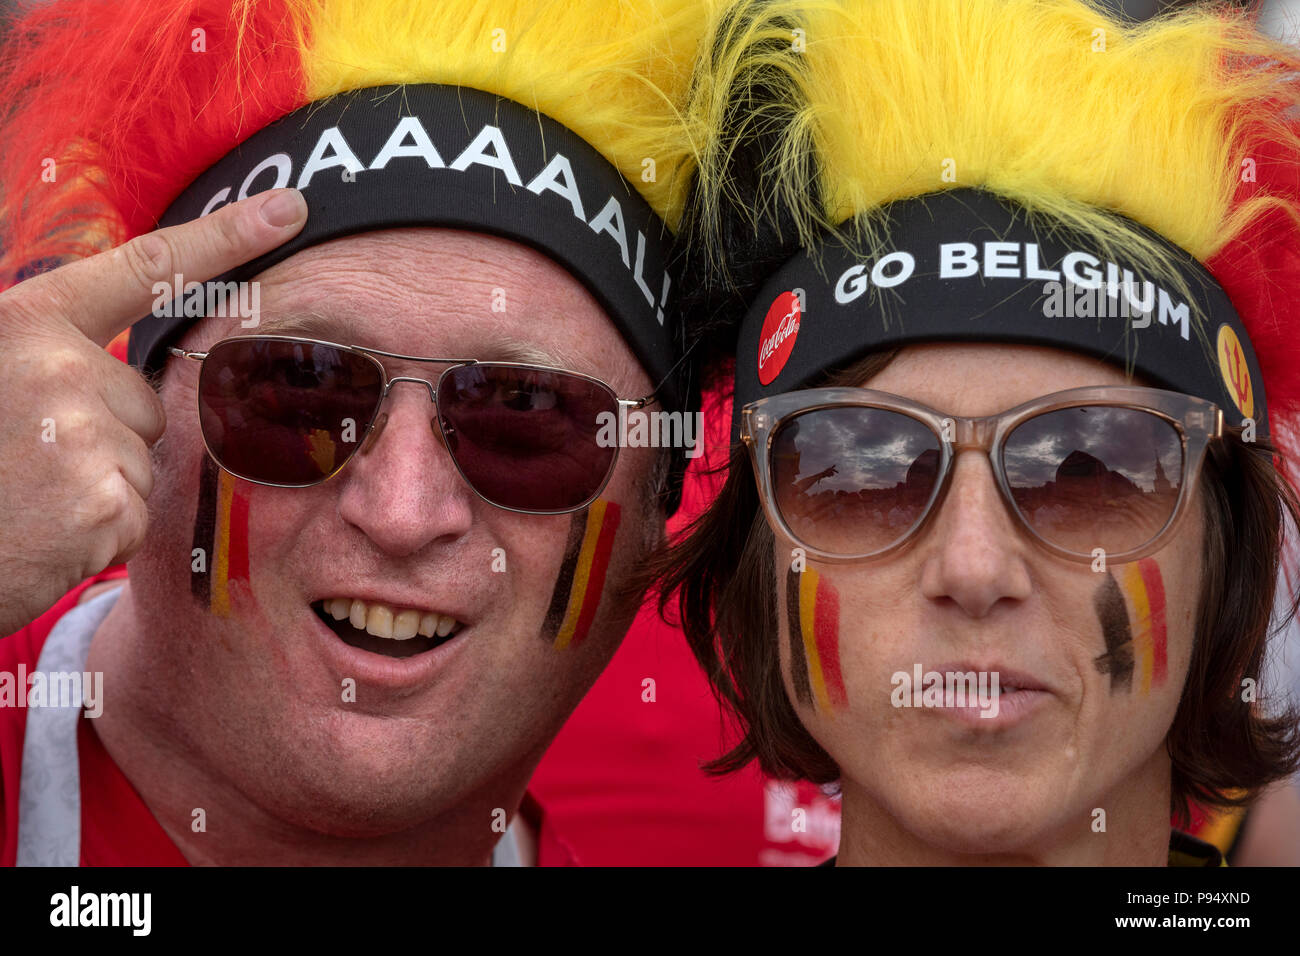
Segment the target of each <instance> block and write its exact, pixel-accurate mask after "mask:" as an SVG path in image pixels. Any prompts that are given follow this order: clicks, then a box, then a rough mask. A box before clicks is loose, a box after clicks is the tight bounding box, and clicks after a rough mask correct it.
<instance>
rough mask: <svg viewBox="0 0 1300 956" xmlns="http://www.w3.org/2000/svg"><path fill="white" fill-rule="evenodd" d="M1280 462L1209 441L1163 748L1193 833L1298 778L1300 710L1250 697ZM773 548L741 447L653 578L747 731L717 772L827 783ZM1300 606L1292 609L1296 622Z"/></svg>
mask: <svg viewBox="0 0 1300 956" xmlns="http://www.w3.org/2000/svg"><path fill="white" fill-rule="evenodd" d="M897 354H898V353H897V351H894V352H884V353H879V354H875V355H871V356H868V357H867V358H865V359H863V360H862V361H860V362H858V363H857V364H855V365H854V366H853V367H852V368H850V369H848V370H844V371H841V372H840V373H839V374H834V375H829V376H828V377H827V380H826V381H825V382H823V383H821V384H825V385H857V384H860V383H862V382H864V381H867V380H869V379H870V378H871V377H873V376H874V375H876V374H878V373H879V372H880V371H881V370H883V369H884V367H885V366H886V365H888V364H889V362H891V361H892V360H893V358H894V357H895V356H896V355H897ZM1273 456H1274V449H1273V448H1272V447H1271V446H1269V445H1268V444H1267V443H1265V442H1258V443H1247V442H1244V441H1242V439H1241V430H1240V429H1227V430H1225V436H1224V438H1223V439H1221V440H1219V441H1213V442H1211V444H1210V449H1209V451H1208V453H1207V455H1206V460H1205V464H1204V465H1203V471H1202V475H1201V483H1200V493H1201V498H1202V501H1203V503H1204V514H1205V536H1204V551H1203V575H1202V586H1201V594H1200V598H1199V602H1198V610H1197V627H1196V632H1195V644H1194V647H1193V650H1192V659H1191V662H1190V665H1189V669H1188V673H1187V682H1186V685H1185V686H1184V688H1183V693H1182V699H1181V701H1180V702H1179V706H1178V712H1177V714H1176V715H1175V717H1174V722H1173V725H1172V726H1171V727H1170V729H1169V733H1168V735H1167V738H1166V746H1167V748H1168V751H1169V756H1170V758H1171V759H1172V762H1173V781H1172V791H1171V797H1172V807H1171V810H1172V813H1173V815H1174V817H1175V819H1176V821H1178V822H1179V824H1180V825H1183V826H1185V825H1186V822H1187V817H1188V803H1189V801H1195V802H1197V803H1200V804H1202V805H1205V806H1237V805H1242V804H1244V803H1247V802H1249V800H1250V799H1252V798H1253V796H1254V795H1255V793H1256V792H1257V791H1258V790H1259V789H1261V788H1262V787H1264V786H1265V785H1267V784H1269V783H1271V782H1273V781H1275V780H1279V779H1282V778H1284V777H1287V776H1289V775H1290V774H1292V773H1294V772H1295V771H1296V769H1297V767H1300V732H1298V730H1297V723H1298V720H1300V718H1298V716H1297V714H1296V712H1295V711H1294V710H1291V709H1286V710H1277V709H1266V707H1269V706H1270V705H1271V704H1272V702H1271V701H1258V702H1254V701H1253V698H1254V695H1252V694H1248V693H1246V689H1247V688H1248V687H1250V686H1255V685H1258V682H1259V677H1260V670H1261V668H1262V667H1263V663H1264V654H1265V650H1266V647H1267V639H1268V636H1269V624H1270V620H1271V618H1272V614H1273V605H1274V591H1275V585H1276V582H1277V578H1278V567H1279V561H1280V560H1281V549H1282V536H1283V529H1284V527H1285V525H1286V520H1285V519H1286V518H1287V517H1289V518H1290V520H1291V522H1292V523H1293V524H1294V526H1295V527H1298V528H1300V501H1298V500H1297V496H1296V493H1295V491H1294V490H1293V489H1292V487H1291V485H1290V484H1289V483H1288V482H1287V481H1286V480H1285V479H1284V478H1282V477H1281V476H1280V475H1279V474H1278V472H1277V470H1276V469H1275V468H1274V464H1273ZM773 541H774V537H773V533H772V531H771V529H770V528H769V527H768V524H767V521H766V520H765V518H764V516H763V512H762V509H761V506H760V502H759V498H758V489H757V487H756V485H755V482H754V476H753V470H752V467H751V465H750V460H749V455H748V453H747V451H746V450H745V449H744V448H743V447H742V446H737V447H736V448H734V449H733V450H732V453H731V456H730V462H729V467H728V475H727V480H726V482H725V484H724V485H723V487H722V490H721V491H720V493H719V494H718V496H717V498H716V499H715V500H714V502H713V504H712V505H711V507H710V508H709V509H708V510H707V511H706V512H705V513H704V514H702V515H701V516H700V517H699V518H698V519H696V521H695V522H693V523H692V524H691V526H690V527H689V528H687V530H686V531H685V532H684V533H683V535H682V536H681V537H680V538H679V539H678V540H677V541H676V542H675V543H674V545H673V546H672V547H671V548H670V549H669V551H668V552H667V553H666V554H665V555H664V557H663V559H662V561H661V563H660V564H659V565H658V566H657V567H656V568H655V569H654V572H653V573H655V574H656V575H658V576H659V577H660V579H661V581H660V611H661V613H662V612H663V611H665V610H666V608H667V607H668V605H669V604H670V603H671V602H672V601H673V600H674V598H676V600H677V605H678V609H679V612H680V616H681V624H682V629H683V631H684V632H685V634H686V639H687V641H688V642H689V644H690V646H691V650H692V651H693V652H694V654H695V656H696V658H697V659H698V660H699V662H700V664H701V666H703V668H704V670H705V672H706V673H707V674H708V676H709V680H710V682H711V683H712V685H713V688H714V691H715V693H716V694H717V696H718V698H719V699H720V700H721V701H722V703H723V705H724V707H725V708H726V709H727V710H728V711H729V712H730V714H731V715H732V716H733V717H734V718H735V719H736V720H737V722H738V724H739V728H740V730H741V731H742V733H743V738H742V739H741V742H740V743H739V744H738V745H737V746H736V747H734V748H733V749H732V750H731V751H729V752H728V753H726V754H724V755H723V756H722V757H720V758H719V759H717V760H715V761H713V762H712V763H710V764H709V765H708V766H707V767H706V769H708V770H710V771H711V772H714V773H728V772H731V771H734V770H738V769H739V768H741V767H743V766H745V765H746V764H748V763H749V762H750V761H751V760H754V759H757V760H758V761H759V765H760V766H761V767H762V768H763V770H764V772H766V773H767V774H769V775H771V776H774V777H777V778H781V779H806V780H810V781H812V782H814V783H829V782H832V781H834V780H836V779H838V778H839V775H840V772H839V768H838V767H837V766H836V764H835V762H834V761H833V760H832V759H831V757H830V755H829V754H827V753H826V751H825V750H823V749H822V747H821V746H820V745H819V744H818V743H817V741H816V740H814V739H813V737H812V736H811V735H810V734H809V733H808V731H807V730H805V729H804V726H803V724H802V723H801V722H800V720H799V717H798V715H797V714H796V712H795V710H794V708H793V707H792V706H791V704H790V701H789V698H788V697H787V695H786V691H785V685H784V683H783V682H782V679H781V666H780V656H779V651H778V640H777V638H778V634H779V623H778V617H777V611H778V608H777V601H776V590H775V584H774V582H775V581H776V569H775V567H774V559H773ZM1298 601H1300V598H1295V597H1293V598H1292V600H1291V602H1290V608H1289V610H1290V615H1294V614H1295V613H1296V610H1297V602H1298ZM1289 619H1290V616H1287V617H1286V618H1285V620H1289ZM1282 623H1285V621H1283V622H1282ZM1248 678H1249V679H1250V681H1253V682H1254V684H1248V683H1247V679H1248Z"/></svg>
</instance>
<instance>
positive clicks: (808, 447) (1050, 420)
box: [741, 386, 1223, 563]
mask: <svg viewBox="0 0 1300 956" xmlns="http://www.w3.org/2000/svg"><path fill="white" fill-rule="evenodd" d="M1222 434H1223V412H1222V411H1221V410H1220V409H1219V407H1218V406H1217V405H1215V404H1213V403H1212V402H1208V401H1205V400H1204V399H1200V398H1195V397H1192V396H1190V395H1183V394H1180V393H1178V392H1169V391H1165V390H1163V389H1155V388H1142V387H1136V386H1133V387H1128V386H1098V387H1091V388H1075V389H1069V390H1067V391H1062V392H1054V393H1052V394H1050V395H1044V396H1042V397H1040V398H1037V399H1034V400H1033V401H1029V402H1025V403H1024V404H1021V405H1018V406H1016V407H1015V408H1012V409H1008V410H1007V411H1005V412H1002V413H1001V414H998V415H990V416H987V417H983V418H960V417H957V416H955V415H944V414H943V413H942V412H938V411H935V410H934V409H932V408H930V407H928V406H926V405H922V404H920V403H918V402H914V401H911V400H909V399H906V398H902V397H900V396H898V395H892V394H889V393H887V392H879V391H875V390H873V389H868V388H814V389H805V390H802V391H795V392H787V393H785V394H782V395H775V396H772V397H770V398H764V399H760V400H759V401H756V402H751V403H750V404H748V405H746V406H745V408H744V410H743V417H742V422H741V437H742V439H743V440H744V442H745V444H746V445H747V446H748V448H749V452H750V457H751V460H752V462H753V466H754V471H755V476H756V479H757V482H758V490H759V496H760V498H761V499H762V502H763V509H764V511H765V513H766V515H767V519H768V522H769V524H771V525H772V526H773V527H774V528H776V529H778V530H779V531H781V532H783V533H784V534H785V536H786V537H788V538H789V539H790V540H792V541H793V542H794V543H795V544H797V545H799V546H800V547H802V548H804V549H805V550H806V552H807V553H808V554H809V555H810V556H812V557H816V558H818V559H820V560H822V561H828V562H835V561H840V562H843V561H858V560H865V559H868V558H875V557H879V556H882V555H885V554H888V553H890V552H893V551H895V550H896V549H898V548H901V547H902V546H903V545H904V544H906V543H907V542H909V541H911V540H913V539H914V538H915V537H916V536H917V535H918V534H919V533H920V531H921V530H922V528H924V527H925V525H926V523H927V522H928V521H929V520H930V519H931V518H932V517H933V516H934V514H935V512H936V511H937V510H938V507H939V505H940V503H941V502H942V500H943V497H944V494H945V493H946V491H947V488H948V486H949V484H950V482H951V478H952V471H953V462H954V459H955V456H956V454H957V453H958V452H960V451H965V450H968V449H970V450H977V451H982V452H984V453H985V454H987V456H988V459H989V463H990V464H991V465H992V468H993V474H994V477H995V479H996V482H997V486H998V490H999V492H1000V493H1001V496H1002V498H1003V500H1004V501H1005V502H1006V504H1007V506H1008V507H1009V509H1010V511H1011V513H1012V514H1013V515H1014V516H1015V518H1016V519H1017V521H1018V523H1019V525H1020V526H1021V527H1022V528H1023V530H1024V531H1026V532H1028V534H1029V535H1030V537H1031V538H1033V539H1034V540H1036V541H1037V542H1039V543H1040V544H1041V545H1042V546H1044V547H1045V548H1047V549H1048V550H1049V551H1051V552H1053V553H1054V554H1057V555H1059V556H1060V557H1063V558H1066V559H1069V560H1075V561H1088V562H1091V561H1093V560H1094V559H1095V558H1096V556H1097V555H1096V549H1098V548H1100V549H1102V550H1103V551H1104V552H1105V555H1106V559H1107V560H1108V561H1114V562H1116V563H1123V562H1127V561H1135V560H1137V559H1139V558H1142V557H1145V556H1146V555H1148V554H1150V553H1152V552H1153V551H1155V550H1157V549H1158V548H1159V547H1160V544H1161V542H1162V540H1164V539H1165V538H1166V536H1167V535H1169V534H1170V533H1171V532H1172V531H1173V529H1174V527H1175V526H1176V524H1177V522H1178V520H1179V518H1180V517H1181V516H1182V514H1183V513H1184V512H1185V510H1186V504H1187V502H1188V501H1189V500H1191V498H1192V494H1193V491H1194V487H1195V484H1196V479H1197V476H1198V474H1199V471H1200V466H1201V463H1202V461H1203V459H1204V456H1205V450H1206V447H1207V445H1208V443H1209V441H1210V439H1212V438H1219V437H1220V436H1221V435H1222Z"/></svg>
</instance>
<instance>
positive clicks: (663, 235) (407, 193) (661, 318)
mask: <svg viewBox="0 0 1300 956" xmlns="http://www.w3.org/2000/svg"><path fill="white" fill-rule="evenodd" d="M281 186H296V187H297V188H299V189H301V190H302V191H303V194H304V196H305V197H306V199H307V207H308V210H309V213H308V218H307V225H306V226H305V227H304V228H303V230H302V232H301V233H299V234H298V235H297V236H296V237H294V238H293V239H292V240H290V241H289V242H287V243H285V244H284V245H282V246H279V247H278V248H276V249H274V250H273V251H271V252H269V253H267V254H266V255H264V256H261V257H260V258H258V259H255V260H253V261H252V262H250V263H247V264H246V265H244V266H241V267H240V268H238V269H234V270H231V271H230V272H228V273H226V274H225V275H223V276H221V277H219V278H218V279H217V280H216V281H218V282H230V281H241V280H246V279H249V278H251V277H252V276H254V275H256V274H257V273H259V272H261V271H262V270H264V269H267V268H269V267H270V266H272V265H275V264H276V263H277V262H280V261H282V260H284V259H287V258H288V257H289V256H291V255H293V254H294V253H295V252H298V251H300V250H302V249H305V248H307V247H308V246H313V245H316V244H318V243H321V242H325V241H327V240H330V239H336V238H338V237H340V236H346V235H350V234H353V233H358V232H367V231H371V230H376V229H392V228H400V227H406V226H444V227H448V228H459V229H467V230H472V231H474V232H483V233H491V234H493V235H498V236H503V237H505V238H508V239H513V240H515V241H518V242H522V243H526V244H527V245H530V246H533V247H535V248H537V249H539V250H540V251H542V252H544V253H545V254H546V255H548V256H549V257H550V258H552V259H554V260H555V261H556V262H558V263H559V264H560V265H562V266H564V267H565V268H566V269H568V270H569V271H570V272H571V273H572V274H573V275H574V276H575V277H577V278H578V279H579V280H580V281H581V282H582V283H583V284H584V285H585V286H586V287H587V288H588V289H589V290H590V291H591V293H592V295H594V296H595V298H596V300H597V301H598V302H600V304H601V305H602V306H603V307H604V309H605V310H606V311H607V312H608V313H609V316H610V318H611V319H612V320H613V322H614V324H615V325H616V326H617V327H618V329H619V331H620V332H621V333H622V334H623V337H624V338H625V339H626V340H627V342H628V344H629V346H630V347H631V349H632V352H633V353H634V354H635V355H636V356H637V358H638V359H639V360H640V362H641V364H642V366H643V367H644V368H645V370H646V372H647V374H648V375H649V377H650V378H651V380H652V381H653V382H654V384H656V385H657V384H659V383H660V382H661V381H662V380H664V379H665V378H667V377H668V375H669V372H670V371H671V370H672V369H673V367H674V365H675V364H676V363H677V361H678V359H679V358H680V357H681V353H682V350H681V346H680V344H679V343H680V342H681V329H680V328H679V327H678V321H677V319H676V317H675V315H674V314H673V313H674V312H675V310H672V309H670V308H669V307H668V301H669V298H670V295H671V294H672V292H673V291H674V285H673V282H672V280H671V278H670V276H669V273H668V271H667V265H668V261H669V247H670V244H671V242H672V236H671V234H670V233H669V231H668V228H667V227H666V226H665V225H664V223H663V222H662V221H661V220H660V219H659V217H658V216H657V215H656V214H655V212H654V210H652V209H651V208H650V205H649V204H648V203H647V202H646V201H645V199H643V198H642V197H641V195H640V194H639V193H638V192H637V191H636V190H635V189H634V188H633V187H632V185H631V183H629V182H628V181H627V180H626V179H625V178H624V177H623V176H622V174H620V173H619V171H618V170H617V169H616V168H615V167H614V166H613V165H612V164H611V163H610V162H609V161H608V160H607V159H605V158H604V156H602V155H601V154H600V153H599V152H598V151H597V150H596V149H594V148H593V147H592V146H591V145H590V144H589V143H587V142H586V141H585V140H583V139H581V138H580V137H579V136H577V134H575V133H573V132H572V131H571V130H569V129H567V128H566V127H564V126H562V125H560V124H559V123H557V122H556V121H555V120H553V119H551V118H550V117H547V116H544V115H542V114H541V113H538V112H536V111H535V110H532V109H529V108H528V107H526V106H523V105H521V104H519V103H516V102H514V101H512V100H508V99H505V98H503V97H500V96H495V95H493V94H490V93H484V92H483V91H481V90H475V89H469V88H465V87H456V86H440V85H432V84H420V85H410V86H383V87H374V88H371V89H364V90H354V91H351V92H348V93H342V94H339V95H337V96H334V97H330V98H329V99H326V100H322V101H320V102H317V103H312V104H309V105H308V106H304V107H302V108H301V109H299V110H296V111H295V112H293V113H290V114H289V115H287V116H285V117H284V118H283V119H280V120H278V121H277V122H275V123H272V124H271V125H270V126H268V127H266V128H265V129H263V130H261V131H260V132H258V133H256V134H254V135H253V136H251V137H249V138H248V139H247V140H246V141H244V142H243V143H242V144H241V145H240V146H238V147H237V148H235V149H234V150H233V151H231V152H230V153H228V154H227V155H226V156H224V157H223V158H222V159H221V160H219V161H218V162H217V163H216V164H215V165H214V166H212V167H211V168H210V169H208V170H207V171H206V172H204V173H203V174H202V175H201V176H199V177H198V179H196V180H195V181H194V182H193V183H192V184H191V185H190V186H189V187H187V188H186V190H185V191H184V192H183V193H182V194H181V195H180V196H179V197H178V198H177V199H176V201H175V202H173V203H172V205H171V206H170V207H169V208H168V210H167V212H166V213H165V214H164V215H163V217H162V219H161V220H160V221H159V225H160V226H169V225H175V224H177V223H181V222H187V221H189V220H191V219H197V218H198V217H200V216H203V215H206V214H207V213H210V212H212V211H213V210H214V209H216V208H218V207H220V206H221V205H222V204H224V203H226V202H233V201H235V200H236V199H243V198H245V197H246V196H249V195H252V194H254V193H258V192H262V191H264V190H267V189H271V188H275V187H281ZM185 311H186V310H185V309H184V308H179V307H178V308H173V309H171V315H170V316H166V317H159V316H156V315H151V316H148V317H146V318H144V319H142V320H140V321H139V322H137V323H136V324H135V325H134V326H133V327H132V329H131V335H130V340H129V345H128V358H129V360H130V362H131V364H133V365H135V366H137V367H139V368H141V369H142V370H143V371H145V372H146V373H150V372H153V371H156V370H157V369H159V368H161V367H162V364H163V362H164V361H165V360H166V357H167V353H166V349H167V347H168V346H169V345H172V344H174V342H175V341H176V339H177V338H179V336H180V334H181V332H182V331H183V330H184V329H185V328H186V327H188V326H189V325H191V324H192V323H193V322H194V321H196V319H195V318H194V317H192V316H191V317H188V318H187V317H185V316H184V315H183V313H184V312H185ZM661 395H662V396H663V399H664V404H665V405H668V406H672V405H675V404H677V403H679V402H680V401H681V399H682V396H681V395H680V394H679V393H678V390H677V388H675V383H674V382H671V381H670V382H669V383H668V384H667V385H666V386H665V389H664V391H663V392H661Z"/></svg>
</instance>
